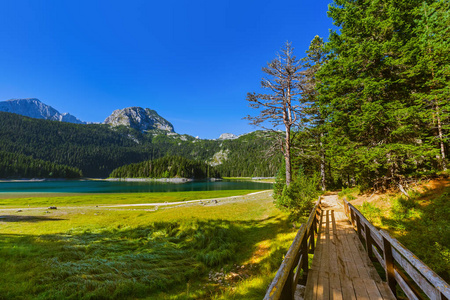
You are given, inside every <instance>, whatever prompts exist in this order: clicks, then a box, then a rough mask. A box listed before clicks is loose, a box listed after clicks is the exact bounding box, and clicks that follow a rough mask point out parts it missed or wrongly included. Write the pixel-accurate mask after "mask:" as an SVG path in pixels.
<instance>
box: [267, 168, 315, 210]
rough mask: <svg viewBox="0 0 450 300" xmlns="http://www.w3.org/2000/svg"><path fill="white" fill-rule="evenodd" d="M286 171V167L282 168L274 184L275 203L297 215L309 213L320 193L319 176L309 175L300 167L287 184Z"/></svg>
mask: <svg viewBox="0 0 450 300" xmlns="http://www.w3.org/2000/svg"><path fill="white" fill-rule="evenodd" d="M285 173H286V171H285V167H282V168H280V170H279V172H278V175H277V178H276V181H275V184H274V193H273V197H274V199H275V205H276V206H277V207H278V208H280V209H283V210H287V211H289V212H290V213H291V214H292V215H293V216H295V217H300V216H302V215H307V214H308V213H309V212H310V211H311V209H312V208H313V206H314V201H315V200H316V198H317V197H318V196H319V194H320V192H319V190H318V186H319V180H318V179H319V178H318V176H317V175H314V176H312V177H308V176H307V175H305V174H304V172H303V169H302V168H300V169H299V171H298V173H297V174H296V175H295V176H293V180H292V181H291V183H290V184H289V186H287V185H286V177H285Z"/></svg>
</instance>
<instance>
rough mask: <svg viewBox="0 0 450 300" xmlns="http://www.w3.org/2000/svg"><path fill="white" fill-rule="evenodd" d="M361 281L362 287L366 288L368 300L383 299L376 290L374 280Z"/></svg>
mask: <svg viewBox="0 0 450 300" xmlns="http://www.w3.org/2000/svg"><path fill="white" fill-rule="evenodd" d="M363 280H364V286H365V287H366V290H367V294H368V296H369V299H370V300H380V299H383V296H382V295H381V293H380V291H379V290H378V287H377V284H376V283H375V280H372V279H363Z"/></svg>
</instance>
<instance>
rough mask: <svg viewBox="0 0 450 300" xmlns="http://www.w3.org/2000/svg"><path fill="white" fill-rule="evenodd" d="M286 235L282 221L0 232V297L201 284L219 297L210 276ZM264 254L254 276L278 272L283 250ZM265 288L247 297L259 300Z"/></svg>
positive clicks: (139, 294)
mask: <svg viewBox="0 0 450 300" xmlns="http://www.w3.org/2000/svg"><path fill="white" fill-rule="evenodd" d="M38 220H40V218H37V219H36V221H38ZM44 220H48V218H46V219H44ZM18 221H25V222H27V220H19V219H17V222H18ZM290 231H292V228H289V224H288V223H287V221H286V220H285V219H281V218H275V217H268V218H267V219H264V220H257V221H225V220H207V221H198V220H193V221H180V222H156V223H150V224H148V226H141V227H137V228H107V229H100V230H95V231H94V230H91V231H90V230H88V229H84V230H79V231H69V232H67V233H63V234H52V235H40V236H32V235H12V234H0V268H1V269H2V270H4V271H3V272H2V274H1V275H0V295H4V296H5V297H6V298H7V299H14V298H21V297H25V298H27V297H28V298H37V299H48V298H51V299H66V298H74V299H131V298H146V297H151V295H156V294H157V293H160V292H170V293H175V294H176V290H179V289H180V287H184V286H186V283H187V282H188V281H197V282H201V284H203V285H204V287H205V289H206V290H205V292H204V293H205V296H206V295H210V294H211V289H213V292H216V291H217V284H216V283H213V282H210V281H209V279H208V274H209V273H210V271H211V270H217V271H218V270H219V269H220V268H225V269H227V268H228V269H231V267H230V266H233V265H242V264H243V263H244V262H246V261H248V260H250V259H251V258H252V257H253V256H254V254H255V252H258V250H259V249H258V244H259V243H260V242H261V241H265V240H272V239H274V238H275V237H276V236H277V235H278V234H280V233H286V232H290ZM266 251H269V252H270V253H269V252H268V253H265V255H266V256H265V257H264V258H263V259H262V260H261V261H260V263H259V264H258V265H256V266H255V268H254V269H253V270H252V272H257V271H258V269H262V270H264V271H265V272H267V271H273V270H276V269H277V268H278V267H279V264H280V263H281V260H282V258H283V255H284V254H285V253H286V251H287V248H283V247H282V246H279V245H278V246H275V249H266ZM265 288H266V286H262V287H259V288H256V289H255V291H252V293H253V292H255V293H257V294H258V295H260V298H261V297H262V296H263V295H264V290H265ZM208 289H209V291H207V290H208ZM174 290H175V292H174ZM219 290H220V288H219ZM181 292H182V291H181ZM261 293H262V295H261ZM200 295H201V293H200ZM0 298H1V297H0Z"/></svg>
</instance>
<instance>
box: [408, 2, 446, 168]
mask: <svg viewBox="0 0 450 300" xmlns="http://www.w3.org/2000/svg"><path fill="white" fill-rule="evenodd" d="M413 14H414V19H415V20H416V24H415V27H414V29H413V33H414V35H413V36H412V38H411V39H410V40H409V43H408V44H407V45H406V46H405V48H404V51H403V53H404V55H403V58H404V63H405V64H407V65H409V66H410V67H409V68H407V69H406V71H405V74H406V75H407V76H408V77H409V78H410V86H411V90H412V92H413V97H414V99H415V100H416V103H417V104H418V105H419V107H420V116H421V117H422V118H423V120H424V122H425V123H426V124H428V128H429V129H430V134H429V136H430V138H431V142H432V143H433V144H437V145H438V148H439V151H440V164H441V168H442V169H443V170H446V169H447V163H446V153H445V152H446V151H445V150H446V145H447V143H448V138H447V135H448V132H449V120H450V86H449V82H450V67H449V66H450V2H448V1H444V0H439V1H434V3H427V2H423V3H422V4H421V5H419V6H418V7H417V8H416V9H415V10H414V11H413ZM436 141H437V142H436Z"/></svg>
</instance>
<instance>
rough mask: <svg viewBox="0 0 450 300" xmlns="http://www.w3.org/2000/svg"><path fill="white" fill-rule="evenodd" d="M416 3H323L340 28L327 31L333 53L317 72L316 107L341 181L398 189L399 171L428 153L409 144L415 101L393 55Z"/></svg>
mask: <svg viewBox="0 0 450 300" xmlns="http://www.w3.org/2000/svg"><path fill="white" fill-rule="evenodd" d="M419 3H421V2H420V1H417V0H415V1H389V0H377V1H372V0H363V1H351V0H335V1H334V3H333V4H332V5H331V6H330V10H329V16H330V17H332V18H333V20H334V24H335V25H336V26H338V27H340V29H339V32H336V31H335V32H332V33H331V34H330V38H329V40H330V41H329V43H328V47H329V48H330V50H331V53H332V54H333V57H332V58H331V59H330V61H328V62H327V63H326V64H325V65H324V66H323V67H322V68H321V69H320V71H319V76H318V77H319V79H320V81H321V82H320V84H319V85H320V88H319V92H320V93H321V101H322V103H321V105H322V106H323V107H328V108H329V111H330V112H331V115H329V116H328V120H329V122H330V123H331V126H332V127H331V128H332V130H330V132H329V137H328V139H329V143H330V144H332V145H333V147H334V149H333V150H334V152H333V156H335V158H334V167H336V169H338V170H340V171H341V172H343V173H341V174H340V175H341V178H345V177H346V175H347V176H348V178H349V180H348V181H358V182H359V183H360V184H362V185H365V186H366V187H368V185H373V186H374V187H375V188H377V187H381V188H384V187H387V186H388V185H390V184H393V183H395V184H399V187H401V184H402V182H403V181H404V180H403V179H404V178H403V174H404V171H405V170H406V169H408V168H412V167H417V166H418V165H420V164H421V163H422V162H423V161H424V159H426V158H427V157H429V156H430V154H431V153H432V152H431V151H430V149H429V145H427V144H426V143H418V142H417V141H418V140H420V138H421V137H422V136H421V134H422V130H421V126H422V125H423V124H422V123H421V121H420V119H419V118H417V113H418V111H419V109H420V107H419V106H418V105H417V103H415V102H414V100H413V97H412V96H411V92H410V87H409V85H408V81H407V80H406V78H405V76H404V71H405V69H406V68H407V66H405V65H404V64H403V63H402V60H401V57H402V51H403V50H404V46H405V45H406V43H407V42H408V41H409V39H411V38H412V36H413V32H412V30H411V28H413V27H414V16H413V14H412V10H413V9H414V8H415V7H417V5H418V4H419ZM333 150H332V151H333ZM345 173H347V174H345Z"/></svg>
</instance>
